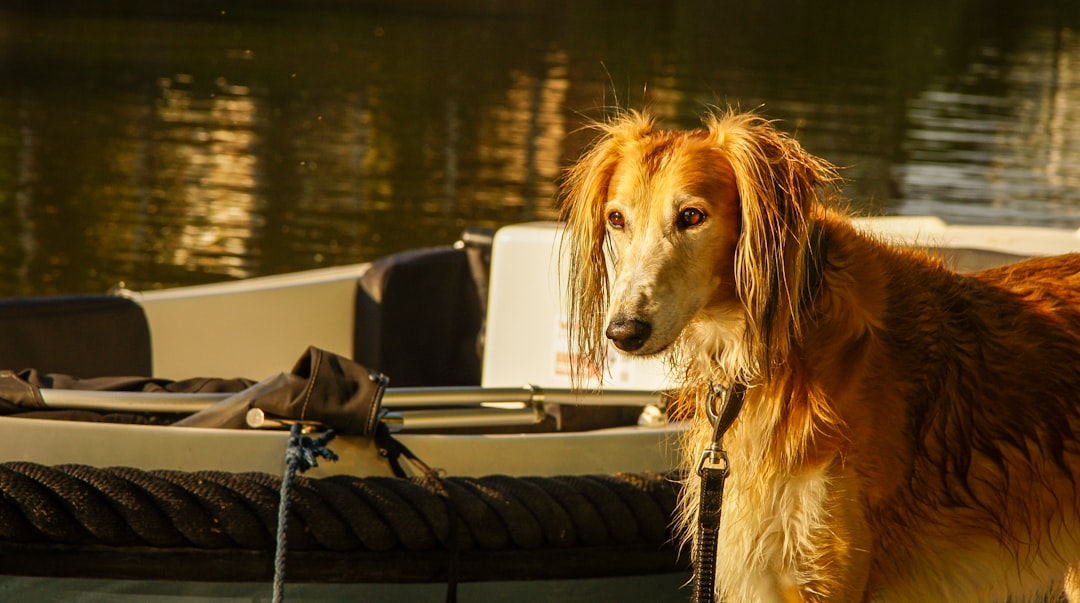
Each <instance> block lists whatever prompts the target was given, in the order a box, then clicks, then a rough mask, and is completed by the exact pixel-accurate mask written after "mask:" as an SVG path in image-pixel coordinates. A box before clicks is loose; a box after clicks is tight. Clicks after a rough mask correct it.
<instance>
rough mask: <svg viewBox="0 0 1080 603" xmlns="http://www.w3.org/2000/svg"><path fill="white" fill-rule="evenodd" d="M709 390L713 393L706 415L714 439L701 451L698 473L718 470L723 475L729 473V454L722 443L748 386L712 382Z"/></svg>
mask: <svg viewBox="0 0 1080 603" xmlns="http://www.w3.org/2000/svg"><path fill="white" fill-rule="evenodd" d="M709 391H710V393H711V394H712V395H711V396H710V399H709V403H708V404H706V405H705V415H706V416H707V417H708V418H709V423H710V424H711V425H712V426H713V437H712V441H711V442H710V443H709V444H708V445H707V446H705V448H704V449H703V450H702V451H701V457H699V458H698V463H697V474H698V475H702V473H703V472H704V471H705V470H707V469H708V470H718V471H720V472H721V474H722V477H727V475H728V455H727V451H725V450H724V448H723V446H721V445H720V442H721V440H722V439H723V438H724V433H726V432H727V430H728V428H730V427H731V424H732V423H734V422H735V417H736V416H737V415H738V414H739V410H741V409H742V403H743V397H744V396H745V395H746V386H744V385H740V384H735V385H734V386H732V387H730V388H728V387H724V386H722V385H716V384H710V385H709Z"/></svg>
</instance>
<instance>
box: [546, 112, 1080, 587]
mask: <svg viewBox="0 0 1080 603" xmlns="http://www.w3.org/2000/svg"><path fill="white" fill-rule="evenodd" d="M597 127H598V128H599V129H600V131H601V136H600V138H599V139H598V140H597V141H596V142H595V143H594V145H593V146H591V147H590V149H589V150H588V151H587V152H586V153H585V154H584V156H583V157H582V158H581V159H580V161H579V162H578V163H577V164H576V165H575V166H574V167H572V168H571V169H570V171H569V172H568V175H567V179H566V185H565V191H564V192H565V197H564V205H563V215H564V218H565V219H566V220H567V222H568V226H567V234H566V236H567V237H568V238H566V239H565V240H564V245H565V246H567V247H568V248H569V256H570V257H569V262H570V272H571V283H570V290H569V292H570V294H569V299H570V300H571V309H570V314H571V321H572V329H571V330H572V333H573V335H572V338H571V345H572V346H573V348H574V349H575V351H576V353H577V354H578V355H579V356H580V362H581V363H582V364H583V365H585V366H591V367H602V366H604V364H605V354H606V351H607V349H608V344H609V341H608V340H610V343H613V344H614V346H615V347H617V348H619V349H620V350H622V351H623V352H625V353H628V354H633V355H639V356H649V355H656V354H661V353H664V354H669V356H668V357H669V359H670V363H671V365H672V367H673V368H674V369H675V370H676V371H677V373H676V375H677V376H678V377H679V378H680V379H681V385H680V390H679V392H678V400H679V404H680V405H681V406H682V407H683V408H684V409H686V413H687V416H688V417H689V419H690V421H691V427H690V429H689V434H690V435H689V436H688V441H687V442H685V444H686V458H687V466H688V468H689V467H692V464H693V461H694V460H696V459H697V458H698V455H699V454H700V451H701V450H702V448H703V447H704V445H705V444H706V443H707V442H708V441H709V439H710V438H711V435H712V433H711V430H712V428H711V426H710V424H709V422H708V420H707V419H706V418H705V412H704V409H705V406H706V405H707V404H711V403H712V402H711V398H710V390H711V388H712V387H713V386H714V385H719V386H728V387H730V386H732V385H733V384H741V385H742V386H745V388H746V394H745V403H744V406H743V408H742V412H741V414H739V415H738V417H737V419H736V420H735V422H734V424H733V426H732V428H731V429H730V431H728V432H727V434H726V435H725V436H724V438H723V446H724V448H725V449H726V450H727V452H728V454H729V456H730V471H731V476H730V478H729V479H728V481H727V488H726V491H725V495H724V496H725V498H724V502H723V513H722V519H721V524H720V531H719V555H718V556H719V561H718V567H717V569H716V575H715V581H716V592H717V594H718V595H719V596H721V597H723V598H725V599H724V600H726V601H729V602H732V603H742V602H751V601H766V602H772V601H788V602H791V601H902V602H924V601H934V602H938V601H948V602H956V601H1004V600H1005V599H1006V598H1009V599H1010V600H1013V601H1015V600H1018V599H1023V598H1026V597H1034V596H1038V594H1040V593H1050V594H1056V593H1061V592H1063V591H1064V592H1067V593H1068V595H1069V596H1070V600H1072V601H1080V581H1078V580H1077V574H1076V570H1075V569H1074V568H1075V567H1076V562H1077V561H1080V438H1078V435H1077V434H1078V432H1080V256H1078V255H1071V256H1063V257H1056V258H1046V259H1034V260H1030V261H1026V262H1023V263H1019V264H1014V265H1011V266H1007V267H1003V268H997V269H991V270H986V271H983V272H979V273H975V274H970V275H961V274H957V273H954V272H952V271H950V270H949V269H947V268H946V267H945V266H944V265H943V263H942V262H941V261H939V260H937V259H934V258H933V257H930V256H928V255H927V254H925V253H922V252H917V251H913V250H905V249H901V248H896V247H893V246H890V245H887V244H885V243H883V242H880V241H878V240H875V239H874V238H872V237H870V236H867V235H865V234H862V233H860V232H858V231H856V229H855V228H853V227H852V226H851V225H850V224H849V222H848V221H847V220H846V219H845V217H844V216H843V215H841V214H840V213H839V212H837V211H836V210H833V209H829V208H828V207H827V205H828V204H829V203H828V202H829V201H830V200H831V198H832V197H833V196H834V194H833V192H830V191H833V190H834V189H835V181H836V180H837V176H836V172H835V170H834V168H833V167H832V166H831V165H829V164H828V163H827V162H825V161H823V160H821V159H818V158H815V157H813V156H811V155H810V154H808V153H807V152H806V151H804V150H803V149H802V148H801V147H800V146H799V144H798V143H797V142H795V140H794V139H792V138H791V137H790V136H787V135H785V134H783V133H781V132H780V131H778V130H777V129H775V128H774V127H773V125H772V124H771V123H770V122H767V121H765V120H764V119H762V118H760V117H757V116H754V115H748V114H738V113H735V112H720V111H717V112H715V113H712V114H710V115H708V116H707V117H706V119H705V128H704V129H701V130H694V131H666V130H661V129H658V128H657V127H656V125H655V122H654V119H653V118H651V117H650V116H649V115H647V114H643V113H637V112H631V111H627V112H623V113H621V114H620V115H619V116H617V117H616V118H615V119H613V120H611V121H609V122H606V123H602V124H597ZM699 496H700V490H699V486H698V480H697V479H696V477H695V475H694V474H693V473H692V472H691V474H690V475H689V477H688V478H687V483H686V485H685V488H684V497H683V498H684V500H683V505H682V513H681V517H680V520H681V523H682V525H683V527H684V528H687V527H689V526H692V525H693V524H694V523H695V521H696V520H697V519H698V518H697V514H698V512H697V498H698V497H699ZM691 538H692V537H691Z"/></svg>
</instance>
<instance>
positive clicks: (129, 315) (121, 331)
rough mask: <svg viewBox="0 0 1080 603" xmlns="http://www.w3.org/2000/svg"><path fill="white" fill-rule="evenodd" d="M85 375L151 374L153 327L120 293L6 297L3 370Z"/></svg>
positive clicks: (1, 322)
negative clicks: (151, 331) (151, 329)
mask: <svg viewBox="0 0 1080 603" xmlns="http://www.w3.org/2000/svg"><path fill="white" fill-rule="evenodd" d="M27 368H34V369H37V370H39V371H41V372H46V373H65V374H69V375H77V376H79V377H102V376H110V375H150V374H151V371H152V370H153V364H152V358H151V348H150V327H149V325H148V324H147V322H146V315H145V314H144V313H143V309H142V307H141V306H139V304H138V303H136V302H135V301H134V300H131V299H128V298H125V297H117V296H114V295H70V296H66V295H58V296H46V297H29V298H25V297H24V298H12V299H0V369H8V370H13V371H18V370H22V369H27Z"/></svg>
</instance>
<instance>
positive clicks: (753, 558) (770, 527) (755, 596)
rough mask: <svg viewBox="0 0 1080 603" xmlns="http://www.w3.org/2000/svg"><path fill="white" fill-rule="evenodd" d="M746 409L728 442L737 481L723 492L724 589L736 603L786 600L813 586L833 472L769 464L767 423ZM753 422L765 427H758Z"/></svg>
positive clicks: (721, 583) (720, 552) (719, 579)
mask: <svg viewBox="0 0 1080 603" xmlns="http://www.w3.org/2000/svg"><path fill="white" fill-rule="evenodd" d="M762 414H765V413H763V412H760V411H758V412H755V410H753V409H746V410H744V412H743V415H742V416H740V419H739V420H740V423H741V425H740V426H739V428H737V429H735V430H734V431H733V432H732V433H731V434H730V435H729V437H727V438H725V447H726V448H727V450H728V455H729V462H730V470H731V473H730V476H729V478H728V481H727V484H726V487H725V490H724V504H723V509H722V515H721V524H720V535H719V546H718V555H717V556H718V566H717V584H718V585H719V586H720V589H721V592H723V593H724V595H725V596H726V597H727V600H730V601H760V602H762V603H772V602H774V601H775V602H783V601H786V600H787V598H786V597H785V592H787V593H789V594H790V593H791V591H792V590H793V589H794V588H795V587H796V585H805V584H807V583H808V582H813V581H814V580H815V579H816V578H818V577H819V576H816V575H814V574H816V573H817V572H816V571H815V570H816V569H817V567H818V565H819V561H820V556H821V555H820V551H819V550H818V543H819V541H820V539H821V536H822V535H823V534H825V533H827V532H828V526H827V522H828V511H827V504H828V498H829V491H830V479H829V477H828V474H827V469H825V468H817V469H810V470H803V471H798V472H792V471H791V468H787V467H783V468H781V467H777V466H776V465H773V464H771V463H766V462H765V461H764V460H763V458H762V453H763V448H762V444H763V439H764V441H767V439H768V438H769V435H768V434H767V433H765V432H764V429H763V425H761V423H764V422H766V421H762V420H761V419H763V417H760V416H758V415H762ZM754 423H758V424H757V425H755V424H754Z"/></svg>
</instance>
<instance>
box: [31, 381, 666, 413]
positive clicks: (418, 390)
mask: <svg viewBox="0 0 1080 603" xmlns="http://www.w3.org/2000/svg"><path fill="white" fill-rule="evenodd" d="M40 391H41V397H42V400H43V401H44V402H45V406H47V407H48V408H58V409H59V408H63V409H72V410H97V411H106V412H164V413H196V412H199V411H200V410H203V409H205V408H207V407H209V406H212V405H214V404H217V403H218V402H221V401H222V400H224V399H226V398H228V397H230V396H234V395H236V394H235V393H218V392H215V393H166V392H110V391H93V390H67V389H48V388H44V389H41V390H40ZM659 398H660V395H659V394H657V393H655V392H642V391H618V390H616V391H606V392H587V393H580V392H574V391H571V390H567V389H540V388H537V387H516V388H515V387H496V388H490V387H487V388H485V387H468V386H466V387H397V388H389V389H387V390H386V393H385V394H384V395H383V400H382V408H385V409H388V410H395V409H407V408H418V407H420V408H436V407H461V406H466V407H469V406H481V405H485V404H497V403H513V402H519V403H522V404H526V405H531V404H536V403H550V404H578V405H599V406H645V405H647V404H653V403H656V402H657V401H659Z"/></svg>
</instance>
